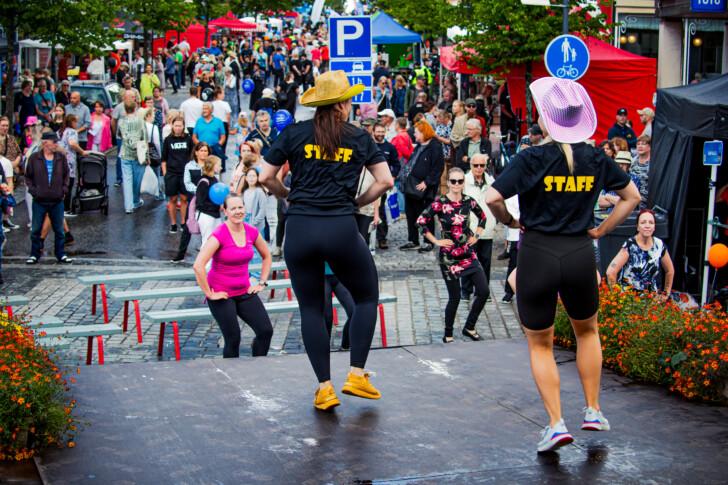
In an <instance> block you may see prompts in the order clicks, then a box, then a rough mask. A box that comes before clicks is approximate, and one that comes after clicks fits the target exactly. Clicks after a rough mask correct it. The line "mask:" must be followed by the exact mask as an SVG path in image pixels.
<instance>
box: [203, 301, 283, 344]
mask: <svg viewBox="0 0 728 485" xmlns="http://www.w3.org/2000/svg"><path fill="white" fill-rule="evenodd" d="M207 306H209V307H210V312H211V313H212V316H213V317H214V318H215V320H217V324H218V325H219V326H220V331H221V332H222V336H223V338H224V339H225V348H224V349H223V351H222V356H223V357H225V358H229V357H239V356H240V325H239V324H238V317H240V318H241V319H243V321H244V322H245V323H247V324H248V325H250V328H252V329H253V331H254V332H255V338H254V339H253V344H252V350H253V357H259V356H263V355H267V354H268V348H269V347H270V339H271V338H272V337H273V325H271V323H270V318H268V312H266V311H265V307H264V306H263V302H262V301H260V298H258V295H240V296H232V297H230V298H227V299H226V300H207Z"/></svg>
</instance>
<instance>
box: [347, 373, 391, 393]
mask: <svg viewBox="0 0 728 485" xmlns="http://www.w3.org/2000/svg"><path fill="white" fill-rule="evenodd" d="M341 392H343V393H344V394H349V395H350V396H357V397H363V398H364V399H379V398H380V397H382V393H381V392H379V391H378V390H377V388H376V387H374V386H372V384H371V382H369V373H368V372H365V373H364V375H363V376H359V375H356V374H353V373H351V372H349V375H348V376H347V377H346V382H345V383H344V387H343V388H342V389H341Z"/></svg>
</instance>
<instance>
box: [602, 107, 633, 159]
mask: <svg viewBox="0 0 728 485" xmlns="http://www.w3.org/2000/svg"><path fill="white" fill-rule="evenodd" d="M615 137H620V138H624V139H625V140H627V145H629V149H630V150H634V149H635V148H636V147H637V135H635V133H634V130H633V129H632V128H630V127H629V126H628V125H627V108H619V109H618V110H617V121H616V122H615V123H614V126H612V127H611V128H610V129H609V132H608V133H607V138H608V139H610V140H611V139H613V138H615Z"/></svg>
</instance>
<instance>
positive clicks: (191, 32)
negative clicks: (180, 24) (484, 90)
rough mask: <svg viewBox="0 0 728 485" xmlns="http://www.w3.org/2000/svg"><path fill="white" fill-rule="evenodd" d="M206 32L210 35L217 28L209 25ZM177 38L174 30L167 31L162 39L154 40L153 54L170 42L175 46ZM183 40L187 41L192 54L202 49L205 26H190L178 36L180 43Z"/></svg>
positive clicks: (196, 24) (195, 24)
mask: <svg viewBox="0 0 728 485" xmlns="http://www.w3.org/2000/svg"><path fill="white" fill-rule="evenodd" d="M208 32H209V34H210V35H212V34H214V33H215V32H217V28H216V27H215V26H214V25H209V26H208ZM177 36H178V33H177V31H176V30H168V31H167V32H166V33H165V35H164V38H163V39H162V38H157V39H154V52H155V53H156V52H157V51H158V49H160V48H164V47H165V46H166V44H167V42H168V41H170V40H171V41H172V42H174V43H175V44H176V43H177ZM183 39H187V42H188V43H189V44H190V48H191V49H192V51H193V52H194V51H196V50H197V49H199V48H200V47H203V46H204V44H205V26H204V25H202V24H198V23H194V24H190V26H189V27H187V30H185V31H184V32H182V33H181V34H179V40H180V41H181V40H183Z"/></svg>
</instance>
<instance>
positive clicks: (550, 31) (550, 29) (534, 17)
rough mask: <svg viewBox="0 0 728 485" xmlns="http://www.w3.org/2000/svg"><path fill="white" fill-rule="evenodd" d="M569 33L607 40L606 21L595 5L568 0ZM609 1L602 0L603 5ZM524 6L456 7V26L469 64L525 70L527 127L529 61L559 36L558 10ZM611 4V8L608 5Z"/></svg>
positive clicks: (510, 2)
mask: <svg viewBox="0 0 728 485" xmlns="http://www.w3.org/2000/svg"><path fill="white" fill-rule="evenodd" d="M569 1H570V12H569V32H570V33H572V34H577V35H580V36H582V37H587V36H591V37H597V38H603V37H606V36H608V35H609V26H608V25H607V24H606V16H605V15H604V14H603V13H602V12H601V10H599V7H598V6H597V5H596V4H592V3H587V4H582V1H581V0H569ZM608 1H609V0H602V2H603V3H605V4H607V2H608ZM560 3H561V2H558V3H554V7H536V6H529V5H523V4H521V3H520V2H519V1H517V0H488V1H482V0H466V1H463V2H461V3H460V4H459V5H458V7H457V8H458V13H457V17H456V18H457V19H459V25H460V26H461V27H463V28H464V29H466V30H467V32H468V33H467V35H466V36H464V37H463V38H462V39H461V40H462V41H463V42H462V43H461V44H460V45H459V47H458V49H459V50H461V51H462V50H465V49H467V55H468V58H469V59H468V62H469V63H471V64H472V65H475V66H478V67H482V68H484V69H485V70H487V71H496V70H501V71H505V70H508V68H509V67H511V66H514V65H519V64H525V68H526V108H527V112H528V113H527V121H528V123H530V122H531V111H532V110H531V95H530V91H529V89H528V85H529V84H530V81H531V66H532V62H533V61H538V60H540V59H541V56H542V55H543V53H544V51H545V50H546V46H547V45H548V43H549V42H550V41H551V39H553V38H554V37H556V36H558V35H560V34H561V31H562V10H561V8H558V7H557V5H560ZM610 4H611V3H610Z"/></svg>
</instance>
